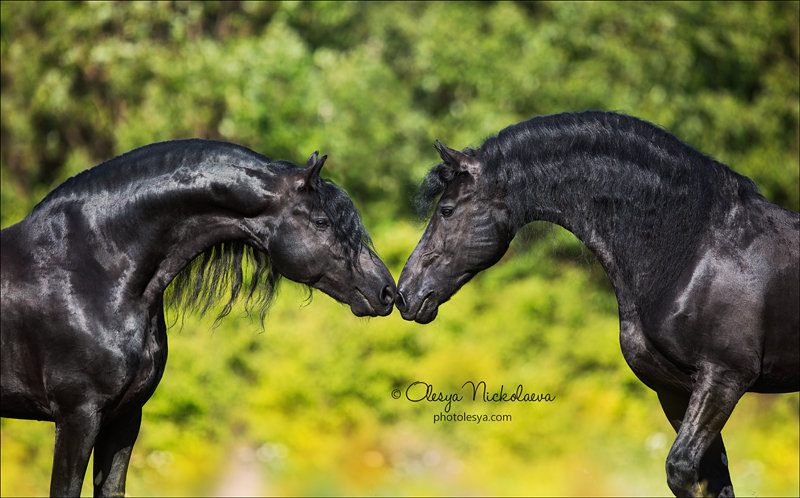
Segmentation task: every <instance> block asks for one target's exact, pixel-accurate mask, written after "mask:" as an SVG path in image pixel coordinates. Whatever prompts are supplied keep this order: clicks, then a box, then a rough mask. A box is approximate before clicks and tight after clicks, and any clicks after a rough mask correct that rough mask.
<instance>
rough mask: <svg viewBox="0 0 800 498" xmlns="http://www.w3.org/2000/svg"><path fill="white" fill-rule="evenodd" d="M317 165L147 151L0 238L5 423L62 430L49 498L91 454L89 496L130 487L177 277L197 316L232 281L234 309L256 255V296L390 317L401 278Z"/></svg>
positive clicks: (76, 488) (116, 163) (69, 486)
mask: <svg viewBox="0 0 800 498" xmlns="http://www.w3.org/2000/svg"><path fill="white" fill-rule="evenodd" d="M323 163H324V158H322V159H321V160H320V159H318V158H317V155H316V154H314V155H313V156H312V157H311V158H310V159H309V164H308V165H307V167H306V168H297V167H295V166H294V165H291V164H290V163H281V162H278V163H276V162H271V161H269V160H268V159H267V158H265V157H264V156H260V155H258V154H256V153H254V152H252V151H249V150H247V149H245V148H243V147H239V146H235V145H233V144H224V143H220V142H210V141H202V140H187V141H175V142H165V143H162V144H154V145H151V146H147V147H143V148H141V149H137V150H135V151H133V152H130V153H128V154H125V155H123V156H120V157H118V158H115V159H112V160H110V161H108V162H106V163H104V164H102V165H100V166H97V167H95V168H93V169H91V170H88V171H87V172H84V173H82V174H81V175H79V176H78V177H75V178H72V179H70V180H68V181H67V182H65V183H64V184H63V185H62V186H61V187H59V188H58V189H56V190H55V191H54V192H53V193H51V194H49V195H48V196H47V197H46V198H45V199H44V200H43V201H42V203H40V204H39V205H38V206H37V207H36V208H35V209H34V211H33V212H32V213H31V214H30V215H29V216H28V217H27V218H25V219H24V220H22V221H21V222H19V223H17V224H16V225H13V226H11V227H8V228H6V229H3V230H2V232H0V241H1V242H2V279H1V280H2V311H3V313H2V328H1V330H2V360H3V361H2V390H1V391H0V393H1V394H2V398H1V400H2V404H1V406H2V415H3V416H8V417H15V418H27V419H38V420H49V421H53V422H55V423H56V445H55V454H54V466H53V477H52V481H51V494H53V495H78V494H79V493H80V489H81V484H82V481H83V474H84V471H85V468H86V464H87V461H88V458H89V454H90V453H91V451H92V449H93V448H94V451H95V469H94V481H95V494H96V495H103V496H106V495H120V494H123V493H124V485H125V473H126V470H127V465H128V460H129V458H130V453H131V449H132V447H133V443H134V441H135V439H136V435H137V434H138V430H139V425H140V422H141V408H142V405H143V404H144V403H145V402H146V401H147V400H148V399H149V398H150V396H151V395H152V394H153V392H154V391H155V388H156V386H157V384H158V382H159V381H160V379H161V376H162V374H163V372H164V368H165V365H166V359H167V336H166V324H165V320H164V310H163V308H164V290H165V289H166V287H167V286H168V285H169V284H170V282H172V281H173V279H176V277H177V279H176V290H175V294H176V296H177V298H176V299H177V301H178V302H177V304H188V305H190V307H192V305H193V307H195V308H197V307H198V305H199V307H200V308H203V306H204V308H203V309H205V308H208V306H209V305H210V304H211V303H212V302H213V301H215V300H217V299H219V298H220V297H221V293H222V291H223V290H225V288H227V287H228V282H230V287H231V293H232V294H231V298H230V301H229V302H228V304H227V305H226V309H225V312H227V311H229V310H230V305H231V302H232V301H233V300H235V299H236V298H237V296H238V294H239V293H240V291H241V290H242V288H243V286H245V285H246V284H245V282H244V279H243V276H242V268H241V265H242V262H243V260H244V259H246V258H247V255H248V254H250V255H251V259H252V257H253V256H254V255H260V257H261V259H260V260H256V261H254V263H253V265H254V266H255V267H256V269H255V271H254V274H253V276H252V277H251V282H250V284H249V285H250V288H249V296H248V297H252V296H253V295H254V293H256V292H261V291H260V290H259V289H257V286H258V285H260V284H264V283H266V285H267V286H268V287H269V286H271V285H274V283H275V280H276V279H277V278H278V276H280V275H281V274H282V275H285V276H287V277H288V278H291V279H293V280H296V281H299V282H301V283H305V284H307V285H310V286H312V287H316V288H318V289H321V290H323V292H326V293H328V294H330V295H332V296H334V297H335V298H337V299H339V300H340V301H343V302H347V303H348V304H350V305H351V309H352V311H353V312H354V313H356V314H359V315H367V314H369V315H378V314H384V315H385V314H388V313H389V312H390V311H391V307H392V302H393V292H394V281H393V279H392V278H391V275H390V273H389V272H388V270H387V269H386V267H385V266H384V265H383V263H381V262H380V260H379V259H378V258H377V257H376V256H375V254H374V253H373V252H372V250H371V249H370V248H369V247H368V246H367V245H366V243H365V242H364V237H365V236H366V232H365V231H364V230H363V227H362V226H361V225H360V221H358V218H357V214H356V213H355V208H354V207H353V206H352V203H350V202H349V199H347V198H346V194H344V193H343V192H341V191H340V190H338V189H337V188H336V187H334V186H333V185H332V184H329V183H326V182H324V181H322V180H320V179H319V176H318V175H319V170H320V168H321V167H322V164H323ZM339 225H347V226H345V227H340V226H339ZM345 230H346V231H348V232H349V235H348V236H347V237H349V238H347V239H346V240H345V239H344V238H343V237H342V236H341V235H340V232H342V231H345ZM250 248H252V249H250ZM198 255H200V256H199V257H198ZM196 257H197V260H200V262H199V265H195V266H199V267H198V268H192V266H191V265H189V264H190V262H191V261H192V260H193V259H195V258H196ZM267 258H269V261H268V263H269V264H270V265H271V268H265V264H266V263H267V262H266V259H267ZM197 260H196V261H197ZM187 265H189V267H188V268H187ZM184 268H186V270H184ZM229 274H230V275H229ZM263 275H267V276H266V277H263ZM209 281H210V283H208V282H209ZM245 290H247V289H245ZM271 291H272V288H271V287H269V288H267V289H266V292H267V294H269V295H266V296H264V297H265V298H266V299H265V302H266V303H267V304H268V298H269V297H271ZM203 309H201V311H202V310H203ZM225 312H223V314H224V313H225ZM263 312H264V313H265V312H266V311H265V309H264V311H263ZM262 318H263V314H262Z"/></svg>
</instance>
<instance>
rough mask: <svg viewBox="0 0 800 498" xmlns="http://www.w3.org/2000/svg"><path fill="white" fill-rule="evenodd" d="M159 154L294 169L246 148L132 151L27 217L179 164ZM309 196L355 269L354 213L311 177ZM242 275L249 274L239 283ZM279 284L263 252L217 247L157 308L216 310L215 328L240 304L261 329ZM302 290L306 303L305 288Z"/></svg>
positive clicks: (361, 234) (205, 145) (194, 142)
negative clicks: (218, 307)
mask: <svg viewBox="0 0 800 498" xmlns="http://www.w3.org/2000/svg"><path fill="white" fill-rule="evenodd" d="M167 154H174V155H175V157H176V158H183V157H184V156H183V154H187V155H189V154H196V157H197V158H201V157H203V158H204V157H205V155H206V154H216V155H219V159H220V160H217V161H214V163H213V164H214V166H213V167H226V166H228V165H232V164H238V165H246V166H248V167H251V168H253V169H266V170H268V171H270V172H272V173H276V174H286V173H288V172H290V171H292V170H296V169H299V168H300V167H299V166H297V165H295V164H293V163H291V162H289V161H272V160H270V159H269V158H268V157H266V156H263V155H261V154H258V153H256V152H254V151H252V150H250V149H248V148H246V147H243V146H240V145H236V144H231V143H227V142H218V141H213V140H200V139H189V140H173V141H168V142H160V143H155V144H150V145H146V146H143V147H140V148H138V149H134V150H132V151H130V152H127V153H125V154H122V155H120V156H117V157H114V158H112V159H109V160H107V161H105V162H103V163H101V164H99V165H97V166H95V167H93V168H91V169H88V170H86V171H83V172H81V173H79V174H78V175H75V176H73V177H71V178H69V179H68V180H66V181H65V182H64V183H62V184H61V185H59V186H58V187H57V188H56V189H54V190H53V191H52V192H50V193H49V194H48V195H47V196H45V198H44V199H43V200H42V201H41V202H40V203H39V204H37V205H36V207H35V208H34V211H33V212H34V213H36V212H38V211H41V210H42V209H43V208H45V207H47V206H49V205H53V204H55V203H58V201H60V200H62V199H73V198H76V197H78V198H79V197H81V196H85V195H91V194H93V193H95V192H98V191H103V190H112V189H115V188H118V187H120V186H126V185H129V184H130V183H131V182H133V181H134V180H136V179H143V178H147V177H150V176H155V175H158V174H161V173H164V172H169V171H170V169H175V168H176V167H177V166H179V165H180V163H182V161H169V160H164V157H166V155H167ZM315 192H316V195H313V196H312V206H311V208H312V210H316V209H318V210H321V211H322V212H324V213H325V215H326V216H327V217H328V219H329V221H330V224H331V229H332V230H333V233H334V237H335V238H336V240H337V242H339V243H340V244H341V245H342V247H343V249H344V251H343V252H344V258H345V263H346V265H347V266H348V267H349V268H357V267H358V256H359V253H360V251H361V249H362V244H366V245H367V246H368V247H370V248H372V247H373V244H372V240H371V239H370V237H369V234H368V233H367V231H366V229H365V228H364V225H363V223H362V221H361V217H360V215H359V213H358V210H357V209H356V207H355V205H354V204H353V201H352V200H351V199H350V197H349V196H348V195H347V193H346V192H345V191H344V190H343V189H342V188H341V187H339V186H337V185H336V184H335V183H333V182H332V181H330V180H326V179H323V178H318V183H317V188H316V190H315ZM246 268H249V270H250V271H249V275H247V276H246V275H245V269H246ZM280 279H281V275H280V273H278V272H277V271H276V270H275V269H274V268H273V267H272V265H271V262H270V259H269V255H268V254H267V253H265V252H262V251H259V250H258V249H256V248H254V247H252V246H250V245H248V244H246V243H245V242H243V241H223V242H219V243H217V244H214V245H212V246H211V247H208V248H206V249H204V250H203V251H201V252H200V253H199V254H198V255H197V256H196V257H195V258H193V259H192V261H190V262H189V263H188V264H187V265H186V266H185V267H184V268H183V269H182V270H181V271H180V272H179V273H178V275H177V276H176V277H175V278H174V279H173V280H172V282H171V283H170V285H169V286H168V287H167V289H166V291H165V293H164V303H165V305H166V307H167V308H170V309H175V310H182V311H184V312H186V311H192V312H197V313H199V314H200V315H201V316H202V315H204V314H205V313H206V312H208V311H209V310H210V309H212V308H214V307H215V306H216V305H217V304H219V303H223V305H222V309H221V311H220V312H219V314H218V315H217V317H216V320H215V323H214V325H215V326H216V325H217V324H218V323H219V322H220V320H222V318H224V317H225V316H227V315H228V314H230V312H231V311H232V309H233V305H234V303H235V302H237V301H238V300H239V299H240V298H244V306H245V312H246V313H247V314H248V315H252V314H257V315H258V316H259V318H260V319H261V325H262V328H263V326H264V321H265V319H266V315H267V314H268V312H269V308H270V305H271V304H272V302H273V299H274V296H275V293H276V291H277V286H278V283H279V281H280ZM308 291H309V299H310V298H311V296H312V289H311V287H308Z"/></svg>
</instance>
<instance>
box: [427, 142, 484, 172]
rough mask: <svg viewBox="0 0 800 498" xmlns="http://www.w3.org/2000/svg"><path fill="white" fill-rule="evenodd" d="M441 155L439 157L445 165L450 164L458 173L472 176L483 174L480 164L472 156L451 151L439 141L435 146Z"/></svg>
mask: <svg viewBox="0 0 800 498" xmlns="http://www.w3.org/2000/svg"><path fill="white" fill-rule="evenodd" d="M433 146H434V147H435V148H436V151H437V152H438V153H439V157H441V158H442V161H444V162H445V164H448V165H450V166H452V167H454V168H455V169H456V171H465V172H467V173H469V174H471V175H472V176H477V175H479V174H480V172H481V168H480V162H478V160H477V159H475V158H474V157H472V156H469V155H467V154H464V153H463V152H461V151H458V150H455V149H451V148H450V147H448V146H446V145H444V144H442V142H440V141H439V140H436V143H435V144H434V145H433Z"/></svg>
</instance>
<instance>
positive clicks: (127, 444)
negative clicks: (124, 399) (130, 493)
mask: <svg viewBox="0 0 800 498" xmlns="http://www.w3.org/2000/svg"><path fill="white" fill-rule="evenodd" d="M141 422H142V409H141V407H140V408H137V409H135V410H132V411H131V412H130V413H127V414H125V415H122V416H120V417H119V418H117V419H115V420H111V421H109V423H108V424H106V425H105V426H103V429H102V430H101V431H100V434H99V435H98V436H97V442H96V443H95V446H94V495H95V496H125V476H126V475H127V473H128V462H129V461H130V458H131V451H132V450H133V444H134V443H135V442H136V437H137V436H138V435H139V427H140V425H141Z"/></svg>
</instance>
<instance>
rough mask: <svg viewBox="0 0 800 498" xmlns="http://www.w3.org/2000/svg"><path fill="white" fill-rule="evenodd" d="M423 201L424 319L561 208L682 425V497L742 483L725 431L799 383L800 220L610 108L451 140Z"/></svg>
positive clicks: (404, 288) (415, 282) (627, 348)
mask: <svg viewBox="0 0 800 498" xmlns="http://www.w3.org/2000/svg"><path fill="white" fill-rule="evenodd" d="M437 148H438V150H439V153H440V155H441V156H442V159H443V160H444V163H442V164H440V165H438V166H436V167H435V168H434V169H433V170H431V172H430V173H429V174H428V176H427V177H426V180H425V182H424V183H423V188H422V205H423V206H425V205H429V204H431V203H432V201H433V200H435V199H436V197H437V196H439V195H440V198H439V201H438V205H437V209H436V211H434V213H433V215H432V217H431V220H430V222H429V225H428V227H427V229H426V231H425V233H424V235H423V236H422V239H421V240H420V242H419V244H418V245H417V247H416V249H415V250H414V253H412V255H411V257H410V258H409V260H408V262H407V263H406V266H405V267H404V269H403V272H402V274H401V275H400V279H399V282H398V291H397V294H396V300H397V303H396V305H397V307H398V309H399V310H400V311H401V313H402V314H403V317H404V318H406V319H413V320H416V321H418V322H420V323H427V322H429V321H430V320H432V319H433V318H434V317H435V316H436V312H437V309H438V306H439V305H440V304H441V303H443V302H444V301H446V300H447V299H449V297H450V296H451V295H452V294H453V293H455V292H456V291H457V290H458V288H459V287H460V286H461V285H463V284H464V283H466V282H467V281H468V280H469V279H470V278H471V277H472V276H473V275H475V274H476V273H477V272H479V271H481V270H483V269H485V268H487V267H489V266H491V265H492V264H494V263H495V262H497V261H498V260H499V259H500V257H501V256H502V255H503V254H504V253H505V251H506V250H507V248H508V245H509V243H510V241H511V239H512V238H513V236H514V234H515V233H516V231H517V230H518V229H519V228H521V227H522V226H523V225H525V224H527V223H529V222H531V221H534V220H545V221H550V222H553V223H556V224H559V225H561V226H564V227H565V228H567V229H568V230H570V231H571V232H572V233H574V234H575V235H576V237H578V239H580V240H581V241H582V242H583V243H584V244H585V245H586V246H587V247H588V248H589V249H590V250H592V252H593V253H594V254H595V255H596V256H597V258H598V260H599V261H600V263H601V264H602V265H603V268H604V269H605V271H606V273H607V275H608V276H609V279H610V280H611V283H612V286H613V288H614V291H615V293H616V297H617V301H618V304H619V316H620V344H621V348H622V353H623V356H624V357H625V360H626V361H627V363H628V365H629V366H630V367H631V369H632V370H633V372H634V373H635V374H636V375H637V377H638V378H639V379H640V380H641V381H642V382H644V383H645V384H646V385H647V386H649V387H650V388H652V389H654V390H655V391H656V392H657V394H658V396H659V400H660V402H661V404H662V408H663V409H664V412H665V414H666V415H667V418H668V419H669V420H670V423H671V424H672V425H673V427H674V428H675V430H676V431H677V432H678V436H677V438H676V441H675V443H674V445H673V447H672V450H671V451H670V455H669V456H668V458H667V480H668V484H669V486H670V488H671V489H672V490H673V492H674V493H675V494H676V495H683V494H686V493H696V492H699V491H700V488H699V487H698V485H699V483H705V485H706V486H707V488H706V489H707V491H709V492H711V493H713V494H715V495H732V494H733V487H732V485H731V482H730V476H729V473H728V470H727V455H726V454H725V448H724V445H723V443H722V438H721V436H720V430H721V429H722V426H723V425H724V424H725V421H726V420H727V418H728V416H729V415H730V413H731V411H732V410H733V408H734V406H735V405H736V403H737V402H738V400H739V398H740V397H741V396H742V395H743V394H744V393H745V392H747V391H758V392H790V391H796V390H798V388H800V365H799V364H798V357H800V354H799V352H800V341H799V339H798V337H799V335H800V318H799V317H800V309H798V302H800V290H799V289H798V286H799V285H800V284H799V283H798V282H800V268H799V266H800V247H799V246H800V217H799V216H798V214H797V213H794V212H791V211H787V210H785V209H782V208H780V207H778V206H775V205H774V204H771V203H769V202H767V201H766V200H765V199H764V198H763V197H761V196H760V195H758V193H757V191H756V189H755V185H754V184H753V183H752V182H751V181H750V180H749V179H747V178H745V177H742V176H740V175H737V174H736V173H734V172H733V171H731V170H730V169H728V168H727V167H726V166H724V165H722V164H720V163H718V162H716V161H714V160H712V159H710V158H708V157H706V156H704V155H702V154H700V153H699V152H697V151H695V150H694V149H692V148H690V147H688V146H686V145H684V144H682V143H681V142H679V141H678V140H677V139H676V138H675V137H673V136H672V135H669V134H668V133H666V132H664V131H663V130H660V129H658V128H656V127H655V126H653V125H650V124H649V123H645V122H642V121H639V120H637V119H635V118H630V117H627V116H621V115H618V114H613V113H581V114H577V115H572V114H564V115H556V116H547V117H542V118H535V119H533V120H530V121H527V122H523V123H520V124H518V125H514V126H511V127H509V128H507V129H505V130H503V131H501V132H500V134H498V136H497V137H492V138H489V139H487V141H486V142H485V143H484V144H483V145H482V146H481V148H480V149H478V150H471V149H467V150H466V151H465V152H459V151H455V150H453V149H449V148H447V147H444V146H442V145H441V144H439V146H438V147H437Z"/></svg>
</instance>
